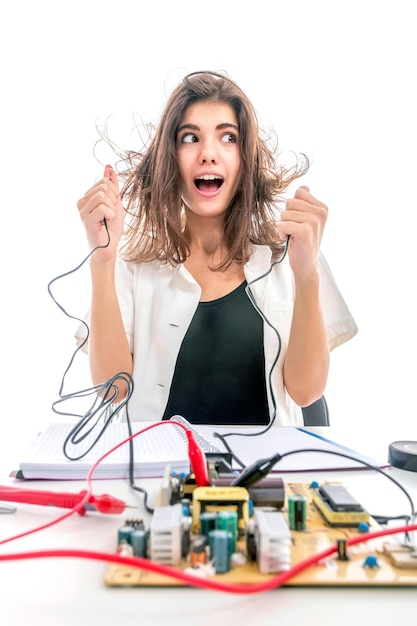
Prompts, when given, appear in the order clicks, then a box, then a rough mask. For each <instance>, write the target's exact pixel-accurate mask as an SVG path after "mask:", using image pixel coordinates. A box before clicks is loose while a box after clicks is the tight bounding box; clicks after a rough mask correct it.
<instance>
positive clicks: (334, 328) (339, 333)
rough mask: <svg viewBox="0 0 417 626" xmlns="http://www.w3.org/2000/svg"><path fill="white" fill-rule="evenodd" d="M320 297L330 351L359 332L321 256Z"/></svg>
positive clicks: (321, 255)
mask: <svg viewBox="0 0 417 626" xmlns="http://www.w3.org/2000/svg"><path fill="white" fill-rule="evenodd" d="M319 273H320V297H321V303H322V308H323V316H324V322H325V325H326V330H327V337H328V342H329V348H330V350H334V349H335V348H337V346H340V345H342V344H343V343H345V342H346V341H349V339H352V337H354V336H355V335H356V333H357V332H358V327H357V325H356V322H355V320H354V318H353V316H352V314H351V312H350V310H349V308H348V306H347V304H346V302H345V300H344V298H343V296H342V294H341V292H340V290H339V287H338V286H337V283H336V281H335V279H334V276H333V274H332V272H331V270H330V267H329V265H328V263H327V261H326V259H325V257H324V256H323V254H322V253H321V254H320V260H319Z"/></svg>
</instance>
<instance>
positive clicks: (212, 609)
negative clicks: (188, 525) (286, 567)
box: [0, 469, 417, 626]
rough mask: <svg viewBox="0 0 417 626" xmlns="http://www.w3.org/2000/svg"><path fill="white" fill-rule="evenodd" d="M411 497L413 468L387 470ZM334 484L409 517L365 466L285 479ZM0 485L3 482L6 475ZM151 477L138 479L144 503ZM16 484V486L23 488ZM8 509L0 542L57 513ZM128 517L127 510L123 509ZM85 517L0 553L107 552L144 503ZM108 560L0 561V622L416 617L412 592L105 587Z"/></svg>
mask: <svg viewBox="0 0 417 626" xmlns="http://www.w3.org/2000/svg"><path fill="white" fill-rule="evenodd" d="M390 472H391V473H392V476H393V477H395V478H396V479H397V480H399V481H401V483H402V484H403V485H404V487H405V488H406V489H407V490H408V491H409V493H410V495H411V497H412V498H413V500H414V501H415V502H416V501H417V473H414V472H406V471H403V470H398V469H391V470H390ZM312 479H318V480H320V481H321V480H324V479H327V480H339V481H341V482H343V484H345V486H347V488H348V489H349V490H350V491H351V492H352V493H353V494H354V495H355V496H356V497H357V499H359V501H360V502H361V503H362V505H363V506H364V507H366V508H367V510H368V511H369V512H370V513H371V514H374V515H385V514H386V515H389V514H400V513H401V514H402V513H409V511H410V506H409V502H408V500H407V498H406V497H405V496H404V494H403V493H402V491H401V490H400V489H398V487H396V486H395V485H393V484H392V483H391V481H389V480H387V479H386V478H384V477H382V476H380V475H379V474H378V473H374V472H372V471H367V470H365V471H362V470H361V471H354V472H335V473H333V474H328V473H326V476H325V477H323V476H320V477H319V478H318V477H317V476H312V475H311V474H310V475H307V474H296V475H291V476H286V480H293V481H295V482H310V481H311V480H312ZM0 482H1V484H3V485H5V484H11V482H12V481H11V480H10V479H8V478H5V479H4V480H1V481H0ZM159 482H160V481H158V480H153V481H152V480H147V481H142V482H141V483H140V484H141V486H143V487H145V488H146V489H148V491H149V494H150V502H149V503H150V505H151V506H152V505H153V504H154V502H155V498H156V494H157V489H158V487H159ZM27 484H28V486H30V487H31V488H38V489H57V490H58V489H61V490H66V491H71V492H75V493H78V492H79V491H81V489H83V488H84V487H85V484H84V483H82V482H75V481H74V482H68V483H57V482H32V481H31V482H30V483H27ZM22 486H23V485H22ZM93 492H94V494H96V495H100V494H102V493H111V494H112V495H115V496H117V497H120V498H122V499H123V500H124V501H125V502H126V503H128V504H133V505H135V504H138V505H139V506H141V502H142V496H141V495H139V494H136V493H134V492H132V491H131V489H130V487H129V485H128V484H127V481H126V482H124V481H96V482H95V484H94V489H93ZM16 506H17V512H16V513H14V514H5V515H0V539H5V538H7V537H10V536H12V535H15V534H17V533H18V532H23V531H25V530H27V529H30V528H33V527H35V526H39V525H41V524H44V523H46V522H48V521H50V520H52V519H55V518H56V517H57V516H58V515H59V514H60V513H62V512H63V510H61V509H54V508H49V507H38V506H32V505H24V504H17V505H16ZM125 513H126V512H125ZM125 513H123V514H122V515H111V516H106V515H101V514H98V513H88V514H87V515H86V516H84V517H81V516H79V515H73V516H71V517H70V518H68V519H66V520H65V521H63V522H62V523H60V524H58V525H56V526H52V527H51V528H49V529H46V530H43V531H41V532H38V533H35V534H34V535H32V536H28V537H25V538H22V539H19V540H17V541H13V542H11V543H8V544H4V545H2V546H0V553H1V554H6V553H7V554H9V553H12V552H13V553H14V552H24V551H26V550H41V549H53V548H83V549H92V550H98V551H106V552H114V550H115V546H116V542H117V530H118V528H120V526H121V525H122V524H123V521H124V519H125V518H126V517H135V518H136V517H143V518H144V519H146V514H144V513H143V508H139V509H132V510H131V511H129V512H128V514H127V515H126V514H125ZM107 567H108V565H107V563H103V562H99V561H90V560H86V559H78V558H77V559H76V558H37V559H31V560H20V561H4V562H0V594H1V602H0V622H1V624H4V625H5V626H6V625H7V626H21V625H23V624H25V625H26V624H27V623H32V624H39V626H58V625H59V626H67V625H68V626H70V625H71V626H74V624H81V625H83V624H88V625H89V626H90V625H91V626H94V625H95V624H97V625H100V626H115V625H116V624H117V625H120V626H130V625H133V624H135V625H137V624H142V625H146V624H150V625H152V626H163V625H166V626H180V625H181V626H183V625H184V624H185V623H189V624H191V625H192V626H196V625H197V626H203V625H210V626H211V625H212V624H213V623H216V620H219V622H221V623H233V624H237V623H240V624H242V625H243V624H244V625H245V626H246V624H250V623H253V624H254V625H255V626H268V625H271V626H272V625H274V626H276V624H277V623H279V624H281V625H283V624H284V625H286V624H291V626H293V625H294V624H302V623H303V621H304V622H305V623H308V624H309V626H313V625H315V624H320V626H326V625H327V624H328V625H329V626H330V625H331V626H334V624H337V626H344V625H346V626H352V623H357V624H359V625H362V624H372V623H376V621H379V622H380V623H381V624H388V623H401V618H403V619H404V620H405V619H409V618H410V617H412V615H413V614H414V615H415V614H416V613H415V611H416V609H417V588H415V587H414V588H396V587H391V588H325V587H316V588H296V587H281V588H278V589H274V590H273V591H269V592H266V593H258V594H247V595H237V594H232V593H223V592H214V591H208V590H204V589H197V588H189V587H188V588H187V587H183V588H171V589H161V588H128V587H124V588H109V587H107V586H106V585H105V584H104V582H103V580H104V575H105V571H106V569H107Z"/></svg>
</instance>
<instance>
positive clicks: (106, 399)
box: [47, 219, 153, 513]
mask: <svg viewBox="0 0 417 626" xmlns="http://www.w3.org/2000/svg"><path fill="white" fill-rule="evenodd" d="M103 224H104V227H105V229H106V233H107V242H106V243H105V244H104V245H102V246H96V247H95V248H93V250H91V251H90V252H89V254H88V255H87V256H86V257H85V258H84V259H83V260H82V261H81V263H79V264H78V265H77V266H76V267H75V268H73V269H72V270H69V271H68V272H65V273H63V274H60V275H59V276H56V277H55V278H53V279H52V280H51V281H50V282H49V283H48V287H47V288H48V293H49V295H50V297H51V298H52V300H53V301H54V303H55V304H56V306H57V307H58V308H59V309H60V310H61V311H62V312H63V313H64V314H65V315H66V316H67V317H69V318H70V319H73V320H76V321H78V322H80V323H81V324H82V325H83V326H84V327H85V329H86V336H85V339H84V340H83V341H82V343H81V344H80V345H79V346H77V348H76V350H75V351H74V353H73V354H72V356H71V358H70V361H69V363H68V365H67V367H66V369H65V371H64V374H63V376H62V379H61V384H60V387H59V392H58V395H59V399H58V400H56V401H55V402H53V404H52V410H53V411H54V413H57V414H59V415H66V416H71V417H77V418H79V421H78V422H77V423H76V424H75V426H74V428H72V429H71V430H70V432H69V433H68V435H67V436H66V438H65V440H64V442H63V452H64V455H65V456H66V458H68V459H70V460H73V461H75V460H79V459H81V458H83V457H84V456H85V455H86V454H88V453H89V452H91V450H92V449H93V448H94V446H95V445H96V444H97V442H98V440H99V439H100V437H102V436H103V434H104V432H105V431H106V429H107V427H108V426H109V424H110V423H112V421H113V419H114V417H115V416H116V415H117V414H118V413H120V411H122V409H123V408H125V414H126V421H127V425H128V432H129V437H131V436H132V426H131V422H130V418H129V413H128V402H129V400H130V398H131V396H132V393H133V379H132V377H131V375H130V374H129V373H127V372H119V373H118V374H116V375H115V376H113V377H112V378H111V379H109V380H107V381H106V382H104V383H103V384H101V385H95V386H93V387H89V388H86V389H82V390H81V391H78V392H74V393H68V394H64V393H63V389H64V385H65V380H66V376H67V374H68V372H69V370H70V369H71V367H72V365H73V363H74V360H75V357H76V355H77V353H78V352H79V351H80V350H82V348H83V346H84V345H85V344H86V343H87V341H88V337H89V335H90V329H89V326H88V324H87V322H86V321H85V320H83V319H81V318H79V317H76V316H75V315H71V314H70V313H68V311H67V310H66V309H65V308H64V307H63V306H62V304H60V303H59V302H58V300H57V299H56V298H55V296H54V294H53V292H52V285H53V284H54V283H55V282H57V281H58V280H61V279H63V278H66V277H67V276H70V275H71V274H73V273H75V272H77V271H78V270H79V269H80V268H81V267H82V266H83V265H84V264H85V263H86V262H87V261H88V260H89V258H90V257H91V256H92V255H93V254H94V252H95V251H96V250H99V249H102V248H107V247H108V246H109V244H110V233H109V229H108V226H107V221H106V219H104V220H103ZM118 381H123V382H125V384H126V386H127V393H126V396H125V398H124V399H123V400H122V401H121V402H119V403H118V402H117V398H118V395H119V391H118V387H117V385H116V384H115V383H116V382H118ZM93 394H94V400H93V402H92V404H91V406H90V408H89V409H88V410H87V411H86V412H85V413H84V414H83V415H82V416H80V414H78V413H68V412H62V411H58V410H57V406H58V405H60V404H62V403H65V402H66V401H67V400H73V399H75V398H83V397H87V396H89V395H93ZM112 405H117V406H115V407H114V408H113V409H112V410H109V409H110V408H111V407H112ZM93 420H95V421H94V423H93V424H92V425H91V422H93ZM100 422H102V423H103V426H102V428H101V429H100V430H99V432H98V434H97V436H96V437H95V439H94V440H93V442H92V443H91V445H90V446H89V447H88V448H87V450H85V451H84V452H82V453H80V454H79V456H71V455H70V453H69V452H68V445H69V444H70V443H71V444H73V445H74V446H77V445H79V444H81V443H82V442H83V441H85V439H86V438H87V437H88V436H89V435H91V433H92V432H93V431H94V429H95V428H96V426H97V424H99V423H100ZM128 444H129V484H130V487H131V488H132V489H133V490H135V491H138V492H140V493H141V494H143V496H144V499H143V504H144V507H145V509H146V511H147V512H148V513H153V509H152V508H150V507H149V505H148V497H149V496H148V492H147V491H146V490H145V489H143V488H142V487H139V486H138V485H136V484H135V480H134V447H133V440H132V439H130V440H129V442H128Z"/></svg>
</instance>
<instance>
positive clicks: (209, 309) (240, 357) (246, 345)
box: [162, 281, 269, 425]
mask: <svg viewBox="0 0 417 626" xmlns="http://www.w3.org/2000/svg"><path fill="white" fill-rule="evenodd" d="M245 287H246V281H245V282H243V283H242V284H241V285H240V286H239V287H237V288H236V289H235V290H234V291H232V292H231V293H229V294H227V295H226V296H224V297H223V298H219V299H217V300H212V301H211V302H200V303H199V305H198V308H197V310H196V312H195V314H194V317H193V319H192V321H191V324H190V326H189V328H188V330H187V333H186V335H185V337H184V340H183V342H182V345H181V348H180V352H179V354H178V358H177V363H176V366H175V372H174V377H173V381H172V385H171V389H170V395H169V399H168V403H167V406H166V409H165V413H164V416H163V418H162V419H170V418H171V417H172V416H173V415H182V416H183V417H185V418H186V419H187V420H188V421H189V422H190V423H192V424H217V425H219V424H235V425H236V424H243V425H245V424H248V425H256V424H259V425H265V424H268V423H269V411H268V401H267V392H266V382H265V357H264V348H263V320H262V318H261V316H260V315H259V313H258V312H257V311H256V310H255V308H254V307H253V305H252V303H251V302H250V300H249V298H248V296H247V294H246V291H245Z"/></svg>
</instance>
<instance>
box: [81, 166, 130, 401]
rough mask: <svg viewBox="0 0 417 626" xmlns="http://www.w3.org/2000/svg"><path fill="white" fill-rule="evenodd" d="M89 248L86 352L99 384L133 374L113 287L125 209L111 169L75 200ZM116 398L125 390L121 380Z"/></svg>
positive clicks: (114, 287) (106, 170)
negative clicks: (88, 321)
mask: <svg viewBox="0 0 417 626" xmlns="http://www.w3.org/2000/svg"><path fill="white" fill-rule="evenodd" d="M77 207H78V210H79V212H80V217H81V220H82V222H83V224H84V227H85V229H86V233H87V239H88V241H89V245H90V248H91V249H92V250H94V253H93V254H92V256H91V258H90V269H91V281H92V296H91V307H90V326H89V328H90V334H89V344H88V353H89V360H90V371H91V377H92V380H93V383H94V384H101V383H104V382H106V381H107V380H109V379H110V378H113V376H115V375H116V374H118V373H120V372H126V373H128V374H131V373H132V369H133V367H132V355H131V352H130V348H129V345H128V341H127V337H126V333H125V330H124V326H123V321H122V316H121V313H120V307H119V302H118V298H117V293H116V286H115V277H114V270H115V262H116V254H117V248H118V245H119V241H120V237H121V235H122V232H123V223H124V211H123V207H122V205H121V201H120V194H119V187H118V182H117V177H116V174H115V172H114V170H113V169H112V168H111V167H109V166H107V167H106V169H105V171H104V176H103V178H102V179H100V180H99V181H98V182H97V183H96V184H95V185H93V187H91V189H89V190H88V191H87V192H86V194H85V195H84V196H83V198H81V199H80V200H79V201H78V203H77ZM117 386H118V388H119V394H120V395H119V397H118V401H119V400H121V399H122V398H123V397H124V395H125V393H126V385H125V384H123V383H121V384H120V386H119V385H117Z"/></svg>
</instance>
